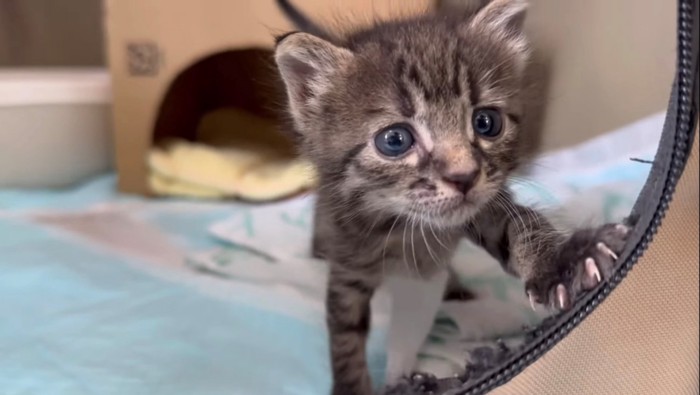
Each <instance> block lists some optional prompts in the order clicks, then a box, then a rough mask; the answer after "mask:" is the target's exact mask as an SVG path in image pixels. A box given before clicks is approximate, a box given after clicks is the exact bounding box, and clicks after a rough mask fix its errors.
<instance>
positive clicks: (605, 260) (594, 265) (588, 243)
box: [525, 224, 629, 310]
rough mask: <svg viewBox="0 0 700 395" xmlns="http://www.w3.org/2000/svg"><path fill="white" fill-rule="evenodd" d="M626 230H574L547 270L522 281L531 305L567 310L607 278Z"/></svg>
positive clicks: (614, 226)
mask: <svg viewBox="0 0 700 395" xmlns="http://www.w3.org/2000/svg"><path fill="white" fill-rule="evenodd" d="M628 234H629V228H628V227H627V226H625V225H622V224H606V225H603V226H601V227H599V228H595V229H583V230H579V231H576V232H575V233H574V234H573V235H571V237H570V238H569V239H568V240H567V241H566V242H565V243H564V244H563V245H562V246H561V247H560V249H559V252H558V253H557V255H556V258H555V260H554V262H552V263H551V265H549V267H539V268H537V270H536V271H535V272H533V273H532V276H531V277H530V279H528V280H527V281H526V282H525V290H526V291H527V294H528V297H529V298H530V303H531V304H532V306H533V308H534V305H535V303H539V304H543V305H545V306H547V307H555V308H557V309H560V310H567V309H569V308H570V307H571V306H572V305H573V302H574V301H575V300H576V298H577V297H579V296H580V295H581V294H582V293H583V292H585V291H588V290H590V289H592V288H593V287H595V286H596V285H598V283H600V282H601V281H604V280H607V279H608V278H610V275H611V273H612V270H613V268H614V265H615V262H616V261H617V259H618V256H619V254H620V253H621V252H622V250H623V248H624V247H625V243H626V242H627V236H628Z"/></svg>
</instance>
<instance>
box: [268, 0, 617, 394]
mask: <svg viewBox="0 0 700 395" xmlns="http://www.w3.org/2000/svg"><path fill="white" fill-rule="evenodd" d="M278 3H281V4H282V5H283V6H284V7H283V8H284V9H289V8H290V7H291V5H289V4H288V3H287V2H286V1H282V0H279V1H278ZM483 3H485V4H484V5H483V6H480V7H475V9H474V10H471V11H468V12H462V13H459V12H451V13H436V14H429V15H423V16H419V17H415V18H412V19H407V20H402V21H391V22H385V23H378V24H376V25H375V26H373V27H370V28H367V29H362V30H359V31H356V32H354V33H351V34H347V35H345V36H343V37H342V38H339V37H334V36H332V35H330V34H327V33H325V32H323V31H322V30H321V29H319V28H318V27H316V26H315V25H312V24H310V23H309V22H308V20H306V19H305V18H303V16H302V15H301V14H300V13H298V12H297V11H294V12H292V13H288V14H289V16H290V17H291V18H292V19H296V20H297V22H298V23H297V24H299V25H302V26H306V27H310V28H307V29H306V30H308V31H312V32H314V33H315V35H314V34H309V33H305V32H293V33H289V34H287V35H285V36H282V37H281V38H279V39H278V42H277V46H276V49H275V60H276V63H277V66H278V68H279V71H280V74H281V76H282V79H283V81H284V84H285V87H286V91H287V97H288V104H289V113H290V115H291V118H292V121H293V123H294V126H295V129H296V131H297V132H298V134H299V139H300V141H299V143H300V150H301V152H302V153H303V154H304V155H306V156H308V158H310V159H311V160H312V161H313V163H314V164H315V166H316V167H317V169H318V174H319V180H320V186H319V190H318V200H317V206H316V217H315V237H314V250H315V252H316V254H317V255H320V256H323V257H324V258H326V259H327V260H328V261H329V264H330V276H329V280H328V281H329V282H328V293H327V301H326V307H327V324H328V330H329V333H330V343H331V344H330V349H331V361H332V363H331V364H332V372H333V394H335V395H340V394H353V395H365V394H371V393H372V385H371V382H370V376H369V374H368V370H367V363H366V355H365V346H366V339H367V334H368V331H369V322H370V307H369V306H370V305H369V302H370V298H371V297H372V294H373V292H374V290H375V289H376V288H377V287H378V286H379V285H380V283H381V282H382V280H383V279H384V277H385V276H386V275H388V274H407V275H413V276H419V277H422V278H427V277H429V276H431V275H432V274H433V273H435V272H436V271H437V270H441V269H444V268H446V266H447V265H448V263H449V262H450V260H451V259H452V256H453V254H454V251H455V248H456V246H457V243H458V242H459V241H460V240H461V239H462V238H463V237H466V238H468V239H470V240H472V241H473V242H474V243H476V244H477V245H480V246H481V247H483V248H484V249H486V251H488V252H489V253H490V254H491V255H493V256H494V257H495V258H497V259H498V260H499V261H500V262H501V264H502V265H503V267H504V269H505V270H506V271H508V272H509V273H512V274H513V275H515V276H518V277H519V278H521V279H522V280H523V281H524V282H525V288H526V291H527V292H528V294H529V295H530V299H531V301H532V302H533V303H535V302H536V303H541V304H544V305H547V306H555V307H557V308H560V309H567V308H569V307H571V305H572V301H573V300H574V299H575V298H576V297H577V296H578V295H579V294H580V293H581V292H583V291H585V290H588V289H591V288H592V287H594V286H595V285H596V284H597V283H598V282H600V281H602V280H603V279H606V278H607V277H608V276H609V275H610V273H611V271H612V267H613V264H614V261H615V259H616V258H617V254H619V253H620V251H621V249H622V247H623V246H624V241H625V239H626V235H627V233H628V230H627V228H626V227H625V226H623V225H615V224H609V225H604V226H602V227H600V228H596V229H582V230H578V231H576V232H573V233H572V234H571V235H568V236H567V235H564V234H563V233H561V232H557V231H556V230H555V229H554V228H553V227H552V226H551V225H550V224H549V223H548V222H547V220H546V219H545V218H544V217H542V216H541V215H540V214H538V213H537V212H535V211H534V210H532V209H529V208H527V207H522V206H519V205H517V204H515V203H514V202H513V200H512V198H511V195H510V193H509V192H508V190H507V189H506V185H505V183H506V180H507V179H508V176H509V175H510V174H512V172H513V171H514V170H515V169H516V168H517V167H518V166H519V165H520V164H521V163H520V162H521V159H520V158H521V155H520V148H519V147H520V146H521V143H522V141H521V138H520V136H521V121H522V118H523V115H524V114H523V102H522V94H523V88H522V87H523V84H524V81H523V72H524V69H525V66H526V64H527V61H528V53H529V50H528V44H527V41H526V39H525V37H524V35H523V33H522V22H523V17H524V14H525V10H526V4H525V2H524V1H520V0H493V1H490V2H483ZM292 9H293V7H292ZM300 18H301V20H300Z"/></svg>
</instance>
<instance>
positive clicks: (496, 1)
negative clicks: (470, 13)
mask: <svg viewBox="0 0 700 395" xmlns="http://www.w3.org/2000/svg"><path fill="white" fill-rule="evenodd" d="M526 11H527V1H526V0H491V1H490V2H488V3H487V4H486V5H484V6H483V7H482V8H481V9H480V10H479V11H478V12H477V13H476V15H474V18H472V20H471V22H470V27H473V28H482V29H489V30H492V31H496V32H499V33H501V34H504V35H506V36H508V37H518V36H520V35H521V34H522V30H523V22H524V21H525V13H526Z"/></svg>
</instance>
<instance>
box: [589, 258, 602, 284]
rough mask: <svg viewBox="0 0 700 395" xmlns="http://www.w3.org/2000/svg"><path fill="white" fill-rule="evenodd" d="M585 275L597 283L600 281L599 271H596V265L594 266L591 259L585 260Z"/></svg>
mask: <svg viewBox="0 0 700 395" xmlns="http://www.w3.org/2000/svg"><path fill="white" fill-rule="evenodd" d="M586 273H587V274H588V276H589V277H595V279H596V281H597V282H600V281H601V277H600V270H598V265H596V264H595V260H594V259H593V258H586Z"/></svg>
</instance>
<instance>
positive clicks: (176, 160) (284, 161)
mask: <svg viewBox="0 0 700 395" xmlns="http://www.w3.org/2000/svg"><path fill="white" fill-rule="evenodd" d="M226 117H228V118H229V120H230V119H235V120H236V121H237V122H234V124H237V125H239V126H241V125H243V128H237V129H236V130H229V132H227V133H226V135H225V137H223V138H222V137H221V134H220V133H219V136H218V137H212V136H211V133H209V134H210V135H209V136H207V128H209V129H212V128H214V126H217V124H221V123H222V118H226ZM241 120H243V122H241ZM224 121H225V119H224ZM230 124H231V123H228V125H230ZM212 125H213V126H212ZM219 126H220V125H219ZM219 129H220V128H219ZM202 135H203V136H204V137H205V139H206V140H208V142H213V143H214V144H216V145H211V144H203V143H195V142H188V141H185V140H181V139H173V140H171V141H169V142H168V143H167V144H164V145H161V146H158V147H154V148H153V149H152V150H151V152H150V154H149V158H148V166H149V169H150V176H149V184H150V187H151V190H152V191H153V192H154V193H155V194H157V195H164V196H179V197H191V198H203V199H224V198H240V199H244V200H251V201H269V200H277V199H281V198H284V197H287V196H291V195H294V194H296V193H298V192H300V191H303V190H306V189H310V188H313V187H314V185H315V172H314V169H313V168H312V166H311V165H310V164H309V163H308V162H307V161H305V160H303V159H301V158H299V157H297V156H296V155H294V154H293V150H292V149H291V147H290V146H289V143H288V142H286V140H283V139H280V137H279V135H278V134H276V131H275V130H274V129H273V128H271V127H270V126H269V122H268V123H267V124H266V123H264V122H262V121H261V120H260V119H259V118H258V119H256V117H253V116H251V115H250V114H244V113H242V112H238V111H230V110H229V111H227V112H226V113H224V114H219V117H218V118H212V119H209V120H208V122H203V125H202V129H201V131H200V136H202Z"/></svg>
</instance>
